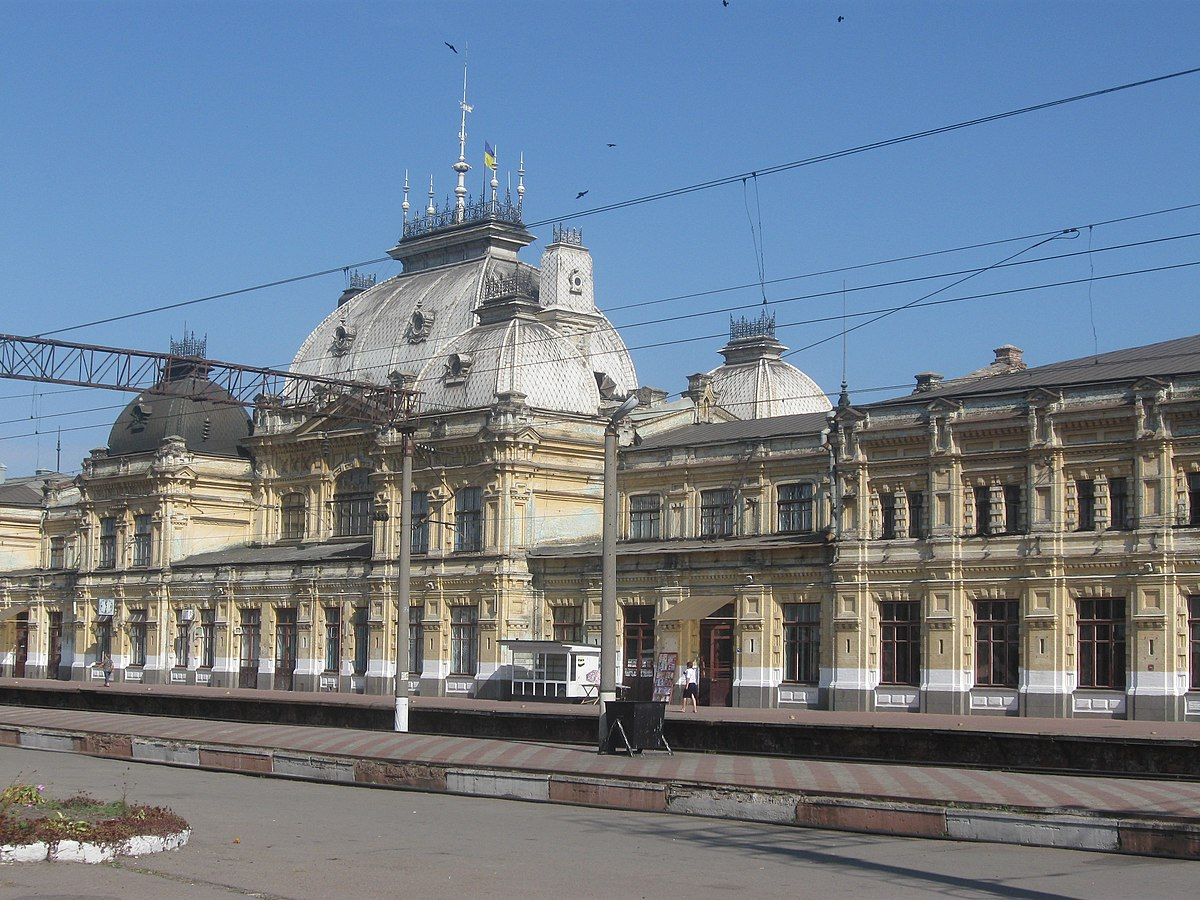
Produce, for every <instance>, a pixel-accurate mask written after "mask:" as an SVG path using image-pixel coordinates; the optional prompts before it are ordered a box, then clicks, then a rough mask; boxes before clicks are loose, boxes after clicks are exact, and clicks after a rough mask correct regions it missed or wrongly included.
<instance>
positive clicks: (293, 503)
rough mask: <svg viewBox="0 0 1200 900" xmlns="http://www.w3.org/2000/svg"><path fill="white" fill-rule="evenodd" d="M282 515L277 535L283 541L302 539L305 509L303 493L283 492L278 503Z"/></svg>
mask: <svg viewBox="0 0 1200 900" xmlns="http://www.w3.org/2000/svg"><path fill="white" fill-rule="evenodd" d="M279 506H280V511H281V512H282V515H283V521H282V522H281V524H280V534H279V536H280V537H281V538H282V539H283V540H285V541H299V540H303V539H304V519H305V513H306V512H307V510H306V509H305V506H304V495H303V494H295V493H293V494H284V495H283V500H282V501H281V502H280V504H279Z"/></svg>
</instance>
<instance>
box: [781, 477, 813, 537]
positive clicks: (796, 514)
mask: <svg viewBox="0 0 1200 900" xmlns="http://www.w3.org/2000/svg"><path fill="white" fill-rule="evenodd" d="M813 494H814V488H813V484H812V482H811V481H798V482H794V483H792V484H781V485H780V486H779V498H778V512H779V530H780V531H781V532H783V533H785V534H800V533H803V532H806V531H812V530H813Z"/></svg>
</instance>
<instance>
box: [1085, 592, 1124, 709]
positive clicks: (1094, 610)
mask: <svg viewBox="0 0 1200 900" xmlns="http://www.w3.org/2000/svg"><path fill="white" fill-rule="evenodd" d="M1077 611H1078V617H1079V621H1078V626H1079V686H1080V687H1081V688H1103V689H1107V690H1117V691H1123V690H1124V689H1125V598H1124V597H1098V598H1095V599H1081V600H1079V601H1078V605H1077Z"/></svg>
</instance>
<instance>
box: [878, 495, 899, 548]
mask: <svg viewBox="0 0 1200 900" xmlns="http://www.w3.org/2000/svg"><path fill="white" fill-rule="evenodd" d="M879 514H880V518H881V521H880V529H879V536H880V537H881V538H883V540H885V541H890V540H891V539H892V538H894V537H895V536H896V495H895V494H880V495H879Z"/></svg>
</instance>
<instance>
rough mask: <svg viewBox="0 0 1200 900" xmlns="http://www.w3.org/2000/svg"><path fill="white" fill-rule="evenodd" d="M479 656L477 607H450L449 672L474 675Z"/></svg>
mask: <svg viewBox="0 0 1200 900" xmlns="http://www.w3.org/2000/svg"><path fill="white" fill-rule="evenodd" d="M478 656H479V607H477V606H452V607H450V674H451V675H474V674H475V670H476V664H477V659H478Z"/></svg>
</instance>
